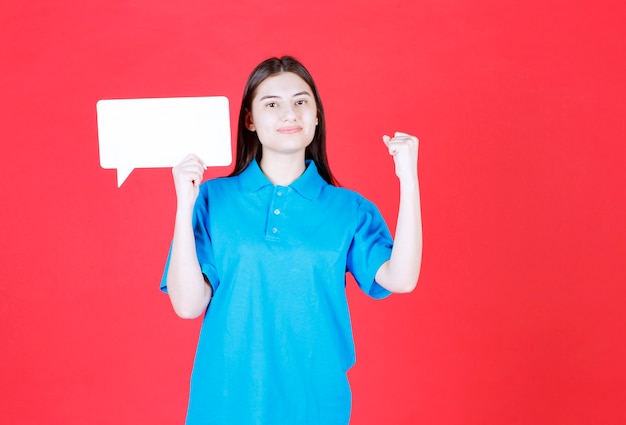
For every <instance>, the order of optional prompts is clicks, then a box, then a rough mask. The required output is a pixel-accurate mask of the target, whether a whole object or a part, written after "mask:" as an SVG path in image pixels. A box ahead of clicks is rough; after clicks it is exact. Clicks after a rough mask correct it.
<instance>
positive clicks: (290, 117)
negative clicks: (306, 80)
mask: <svg viewBox="0 0 626 425" xmlns="http://www.w3.org/2000/svg"><path fill="white" fill-rule="evenodd" d="M282 112H283V121H294V120H295V119H296V110H295V108H294V106H293V105H292V104H290V103H288V104H287V105H285V107H284V108H282Z"/></svg>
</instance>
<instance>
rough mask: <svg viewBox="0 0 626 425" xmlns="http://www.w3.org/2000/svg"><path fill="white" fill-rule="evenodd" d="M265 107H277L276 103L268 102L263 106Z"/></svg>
mask: <svg viewBox="0 0 626 425" xmlns="http://www.w3.org/2000/svg"><path fill="white" fill-rule="evenodd" d="M265 106H266V107H268V108H275V107H277V106H278V103H276V102H268V103H266V104H265Z"/></svg>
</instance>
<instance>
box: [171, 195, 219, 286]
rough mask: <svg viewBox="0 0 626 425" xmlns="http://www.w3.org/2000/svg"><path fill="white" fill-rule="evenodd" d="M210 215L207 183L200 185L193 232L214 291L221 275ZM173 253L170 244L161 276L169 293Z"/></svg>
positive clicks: (206, 274)
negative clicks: (212, 239) (216, 262)
mask: <svg viewBox="0 0 626 425" xmlns="http://www.w3.org/2000/svg"><path fill="white" fill-rule="evenodd" d="M209 224H210V217H209V200H208V190H207V186H206V185H202V186H201V187H200V194H199V195H198V199H197V200H196V204H195V206H194V210H193V220H192V226H193V232H194V236H195V242H196V254H197V256H198V263H200V269H201V270H202V274H204V276H205V277H206V278H207V280H208V281H209V284H210V285H211V289H212V290H213V293H215V291H216V290H217V287H218V286H219V277H218V275H217V269H216V267H215V258H214V256H213V245H212V243H211V234H210V231H209V228H210V226H209ZM171 255H172V247H171V245H170V251H169V254H168V256H167V261H166V262H165V270H164V271H163V277H162V278H161V287H160V288H161V291H163V292H165V293H167V272H168V269H169V265H170V258H171Z"/></svg>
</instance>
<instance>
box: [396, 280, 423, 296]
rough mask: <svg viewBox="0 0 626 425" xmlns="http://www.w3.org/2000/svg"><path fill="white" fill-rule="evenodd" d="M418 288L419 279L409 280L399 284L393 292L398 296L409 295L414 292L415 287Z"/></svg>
mask: <svg viewBox="0 0 626 425" xmlns="http://www.w3.org/2000/svg"><path fill="white" fill-rule="evenodd" d="M416 286H417V279H415V280H413V279H411V280H407V281H404V282H398V285H397V286H396V287H395V288H394V290H393V291H392V292H394V293H396V294H409V293H411V292H413V290H414V289H415V287H416Z"/></svg>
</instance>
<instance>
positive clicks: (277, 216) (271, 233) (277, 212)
mask: <svg viewBox="0 0 626 425" xmlns="http://www.w3.org/2000/svg"><path fill="white" fill-rule="evenodd" d="M289 190H290V189H289V188H288V187H284V186H276V187H274V191H273V193H272V200H271V202H270V203H269V208H268V211H267V221H266V222H267V226H266V228H265V239H267V240H269V241H280V238H281V235H282V233H283V232H284V231H285V226H284V208H285V202H286V200H287V194H288V192H289Z"/></svg>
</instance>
